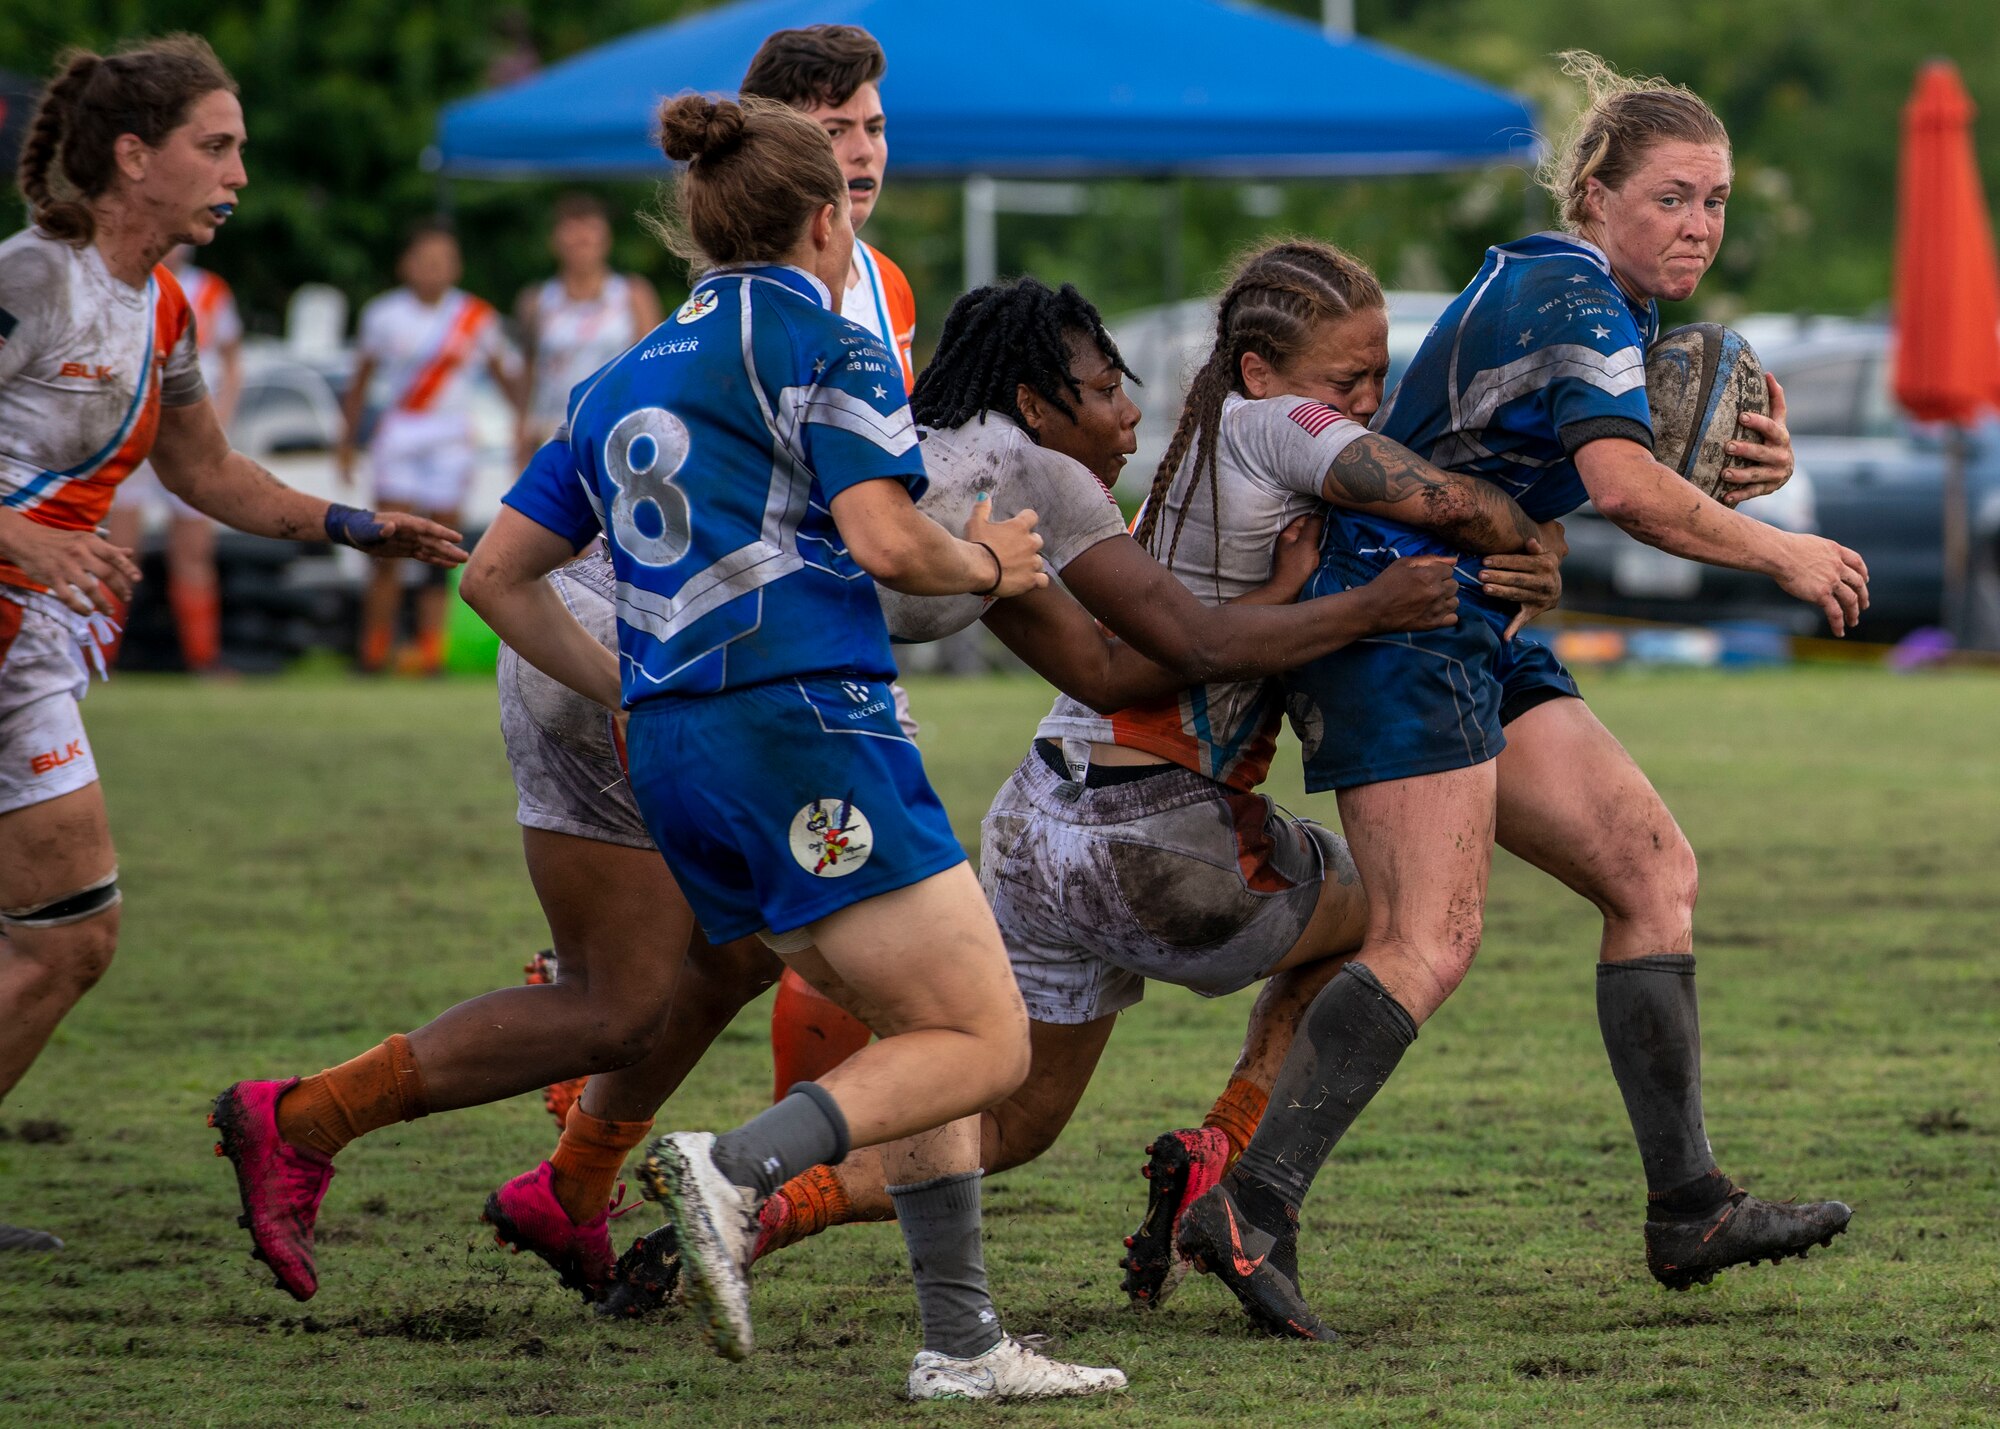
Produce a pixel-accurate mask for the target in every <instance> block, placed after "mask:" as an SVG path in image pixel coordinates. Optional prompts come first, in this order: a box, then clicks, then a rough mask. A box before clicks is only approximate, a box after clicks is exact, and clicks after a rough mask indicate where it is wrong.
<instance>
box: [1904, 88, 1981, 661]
mask: <svg viewBox="0 0 2000 1429" xmlns="http://www.w3.org/2000/svg"><path fill="white" fill-rule="evenodd" d="M1973 113H1974V110H1973V104H1972V99H1971V96H1969V95H1968V94H1966V92H1965V86H1964V85H1963V84H1961V83H1960V82H1959V78H1958V69H1957V67H1956V66H1954V65H1953V64H1952V63H1951V62H1950V61H1948V60H1933V61H1931V62H1930V63H1929V64H1926V65H1925V66H1924V67H1923V69H1922V70H1920V71H1919V72H1918V74H1917V87H1916V90H1915V91H1914V92H1913V93H1912V94H1911V96H1910V102H1909V103H1908V104H1907V105H1906V106H1904V109H1903V153H1902V173H1901V176H1900V179H1899V182H1898V185H1897V191H1898V192H1897V205H1896V371H1895V387H1896V400H1897V401H1899V402H1901V403H1902V404H1903V406H1904V408H1905V409H1907V410H1908V411H1909V413H1910V415H1911V416H1913V417H1915V418H1917V419H1918V420H1919V421H1926V422H1949V423H1951V424H1952V425H1953V428H1954V431H1953V432H1952V435H1951V440H1950V444H1949V455H1948V458H1947V461H1946V466H1945V482H1944V568H1945V589H1944V621H1945V624H1946V626H1947V627H1949V628H1950V629H1951V630H1952V632H1953V633H1954V634H1955V635H1958V636H1960V637H1961V638H1963V637H1964V635H1965V633H1966V629H1965V627H1966V621H1967V614H1968V612H1967V610H1966V604H1965V591H1966V568H1967V564H1968V560H1969V555H1970V548H1969V526H1968V522H1967V519H1966V511H1965V448H1966V441H1965V433H1964V428H1965V427H1966V426H1967V425H1968V424H1969V423H1971V422H1973V421H1975V420H1977V418H1978V417H1979V415H1980V413H1981V412H1983V411H1986V410H1989V409H1992V408H2000V265H1996V263H1995V261H1994V254H1993V226H1992V223H1991V221H1990V220H1989V218H1988V217H1987V211H1986V195H1985V193H1984V191H1983V190H1982V188H1981V185H1980V182H1979V168H1978V165H1977V163H1976V162H1975V161H1974V158H1973V149H1972V116H1973Z"/></svg>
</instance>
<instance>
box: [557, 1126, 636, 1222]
mask: <svg viewBox="0 0 2000 1429" xmlns="http://www.w3.org/2000/svg"><path fill="white" fill-rule="evenodd" d="M652 1129H653V1123H652V1122H650V1121H604V1120H602V1119H601V1118H598V1117H594V1116H592V1115H591V1114H590V1113H589V1112H587V1111H585V1110H584V1109H583V1107H582V1106H581V1105H578V1106H573V1107H571V1108H570V1109H569V1120H568V1121H566V1122H564V1123H563V1134H562V1140H560V1141H558V1142H557V1143H556V1150H555V1155H553V1156H551V1157H550V1158H549V1165H550V1166H551V1167H552V1168H553V1169H554V1172H555V1174H554V1176H553V1177H551V1178H550V1182H549V1189H550V1190H551V1191H553V1192H554V1193H555V1198H556V1199H557V1200H558V1201H560V1202H561V1203H562V1208H563V1212H564V1214H566V1215H567V1216H568V1217H569V1218H570V1220H571V1221H573V1222H574V1223H575V1224H577V1225H584V1224H585V1223H587V1222H589V1221H594V1220H596V1219H597V1218H598V1217H599V1216H601V1215H603V1214H604V1208H605V1207H606V1206H609V1205H610V1204H611V1188H612V1187H613V1186H615V1185H617V1184H618V1173H619V1172H620V1171H622V1170H624V1169H625V1156H626V1153H627V1152H629V1151H631V1149H632V1148H633V1147H635V1146H637V1145H638V1144H639V1143H640V1142H642V1141H644V1140H645V1139H646V1133H647V1132H649V1131H651V1130H652Z"/></svg>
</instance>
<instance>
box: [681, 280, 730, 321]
mask: <svg viewBox="0 0 2000 1429" xmlns="http://www.w3.org/2000/svg"><path fill="white" fill-rule="evenodd" d="M721 301H722V299H720V298H718V297H717V296H716V295H715V289H713V288H703V289H702V290H701V291H700V292H699V293H696V294H695V295H694V296H693V297H691V298H689V299H688V300H687V301H686V302H684V303H682V304H681V306H680V311H678V312H676V313H675V314H674V321H675V322H677V323H698V322H700V321H701V320H702V319H703V318H705V317H707V316H708V315H709V314H710V313H712V312H714V311H715V309H716V306H717V304H719V303H721Z"/></svg>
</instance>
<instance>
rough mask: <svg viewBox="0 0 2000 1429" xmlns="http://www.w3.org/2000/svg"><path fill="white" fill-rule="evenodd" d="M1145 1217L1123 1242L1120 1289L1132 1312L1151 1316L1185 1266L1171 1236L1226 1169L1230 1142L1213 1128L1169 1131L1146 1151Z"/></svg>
mask: <svg viewBox="0 0 2000 1429" xmlns="http://www.w3.org/2000/svg"><path fill="white" fill-rule="evenodd" d="M1146 1156H1147V1161H1146V1164H1145V1166H1144V1167H1143V1168H1141V1170H1140V1174H1141V1175H1142V1176H1144V1177H1145V1178H1146V1215H1145V1218H1144V1219H1143V1220H1141V1221H1140V1222H1139V1229H1137V1230H1136V1231H1134V1232H1132V1234H1130V1235H1128V1236H1126V1237H1125V1248H1126V1250H1127V1251H1129V1252H1130V1254H1128V1255H1126V1256H1125V1257H1124V1258H1123V1259H1121V1260H1120V1261H1119V1262H1118V1264H1119V1267H1120V1268H1121V1269H1123V1270H1124V1272H1125V1278H1124V1279H1123V1280H1122V1281H1120V1282H1119V1285H1120V1288H1121V1289H1123V1290H1124V1292H1125V1294H1126V1295H1127V1296H1128V1297H1130V1299H1131V1302H1132V1307H1133V1308H1134V1309H1135V1310H1150V1309H1152V1308H1154V1307H1155V1306H1157V1305H1159V1304H1160V1303H1161V1302H1163V1301H1164V1300H1165V1299H1166V1298H1167V1297H1168V1296H1169V1295H1171V1294H1173V1292H1174V1287H1175V1286H1177V1285H1179V1284H1180V1283H1181V1277H1182V1276H1184V1275H1185V1274H1186V1273H1187V1262H1186V1261H1185V1260H1183V1259H1182V1258H1181V1257H1180V1255H1179V1254H1177V1253H1176V1252H1175V1250H1174V1230H1175V1228H1176V1227H1178V1226H1179V1225H1180V1218H1181V1214H1182V1212H1184V1211H1185V1210H1186V1209H1187V1208H1188V1207H1189V1206H1190V1205H1192V1204H1193V1203H1194V1202H1195V1201H1197V1200H1199V1199H1200V1198H1201V1197H1202V1196H1204V1195H1206V1194H1207V1192H1208V1189H1209V1188H1210V1187H1211V1186H1213V1185H1214V1184H1215V1183H1216V1182H1218V1181H1220V1180H1221V1179H1222V1172H1223V1169H1224V1168H1225V1167H1226V1166H1227V1165H1228V1164H1229V1138H1228V1137H1226V1136H1224V1135H1223V1134H1222V1133H1221V1132H1220V1131H1218V1130H1216V1129H1215V1128H1214V1127H1212V1126H1204V1127H1198V1128H1196V1129H1194V1130H1191V1131H1168V1132H1163V1133H1162V1134H1161V1135H1159V1136H1157V1137H1155V1138H1154V1139H1153V1140H1152V1141H1151V1142H1150V1143H1149V1144H1148V1145H1147V1147H1146Z"/></svg>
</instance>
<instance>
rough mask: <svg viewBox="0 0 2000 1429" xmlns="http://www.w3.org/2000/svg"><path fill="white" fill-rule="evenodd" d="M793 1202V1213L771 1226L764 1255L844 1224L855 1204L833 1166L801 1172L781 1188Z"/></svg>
mask: <svg viewBox="0 0 2000 1429" xmlns="http://www.w3.org/2000/svg"><path fill="white" fill-rule="evenodd" d="M777 1194H778V1195H780V1196H783V1197H784V1198H785V1199H786V1200H787V1201H789V1202H790V1203H791V1207H792V1213H791V1214H790V1215H788V1216H786V1217H785V1219H784V1220H782V1221H780V1222H778V1223H777V1224H776V1225H775V1226H770V1227H769V1232H770V1236H769V1239H768V1240H766V1241H764V1242H763V1243H762V1246H761V1252H760V1253H761V1254H764V1255H769V1254H770V1253H771V1252H772V1251H774V1250H783V1249H784V1248H785V1247H786V1246H788V1245H797V1244H798V1243H799V1242H800V1241H802V1240H804V1239H805V1238H806V1237H807V1236H810V1235H818V1234H819V1233H820V1232H821V1231H823V1230H825V1229H826V1228H827V1227H828V1226H838V1225H844V1224H846V1222H847V1219H848V1213H849V1211H850V1210H851V1209H852V1203H851V1202H849V1201H848V1199H847V1188H846V1187H845V1186H843V1185H841V1184H840V1177H839V1176H837V1175H835V1174H834V1170H833V1168H832V1167H831V1166H814V1167H813V1168H811V1169H810V1170H807V1171H801V1172H800V1173H799V1174H798V1175H796V1176H794V1177H792V1179H791V1180H789V1181H787V1182H785V1184H784V1185H782V1186H780V1187H779V1188H778V1190H777Z"/></svg>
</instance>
